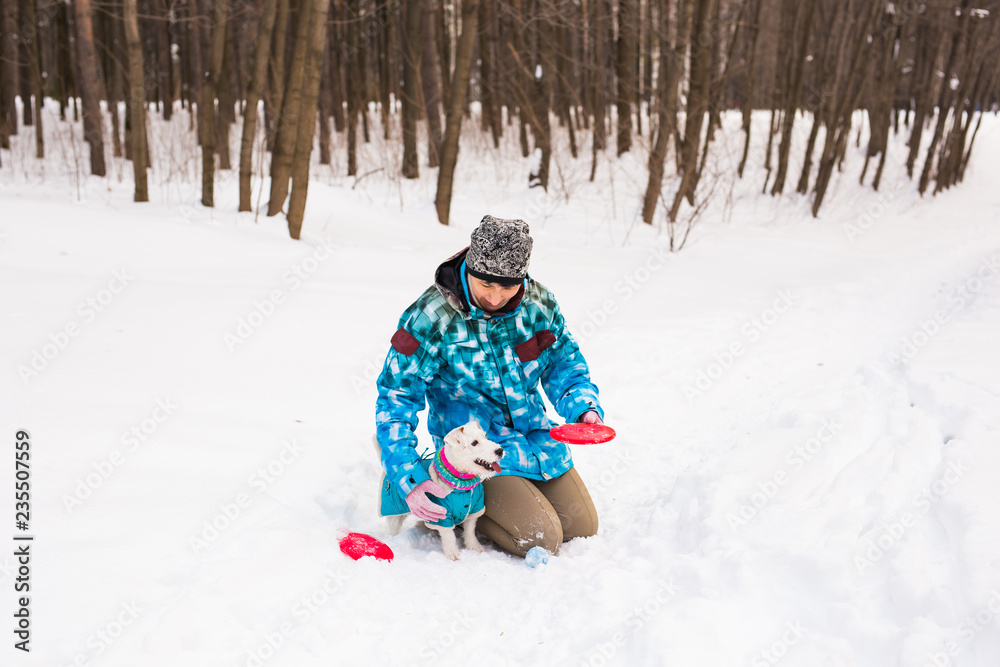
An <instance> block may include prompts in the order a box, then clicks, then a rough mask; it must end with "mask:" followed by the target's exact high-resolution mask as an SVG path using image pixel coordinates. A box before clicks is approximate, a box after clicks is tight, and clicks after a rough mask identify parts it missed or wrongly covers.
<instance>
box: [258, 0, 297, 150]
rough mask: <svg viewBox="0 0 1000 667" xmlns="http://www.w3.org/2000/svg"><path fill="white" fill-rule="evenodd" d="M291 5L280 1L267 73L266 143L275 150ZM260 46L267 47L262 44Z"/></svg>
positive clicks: (285, 0)
mask: <svg viewBox="0 0 1000 667" xmlns="http://www.w3.org/2000/svg"><path fill="white" fill-rule="evenodd" d="M290 5H291V2H290V1H289V0H284V1H283V2H279V3H278V9H277V14H275V18H274V33H273V37H272V45H271V47H270V48H271V54H272V55H271V58H270V66H269V67H268V75H267V80H268V86H267V88H266V89H265V90H264V121H265V123H266V128H267V141H266V144H265V145H266V147H267V150H269V151H274V139H275V136H276V135H277V133H278V125H279V123H280V122H281V107H282V105H283V104H284V102H285V79H286V76H285V75H286V73H285V42H286V41H287V39H288V30H289V27H288V23H289V15H290V14H291V7H290ZM259 48H261V49H266V48H267V47H266V46H265V45H263V44H261V45H260V47H259Z"/></svg>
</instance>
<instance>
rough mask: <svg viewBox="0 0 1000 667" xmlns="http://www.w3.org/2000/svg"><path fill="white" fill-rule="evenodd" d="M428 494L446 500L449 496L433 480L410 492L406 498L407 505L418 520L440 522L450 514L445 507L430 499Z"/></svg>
mask: <svg viewBox="0 0 1000 667" xmlns="http://www.w3.org/2000/svg"><path fill="white" fill-rule="evenodd" d="M428 493H429V494H431V495H434V496H437V497H438V498H444V497H445V496H447V495H448V491H446V490H445V489H442V488H441V487H440V486H438V485H437V484H435V483H434V482H432V481H431V480H427V481H426V482H421V483H420V484H418V485H417V486H416V487H415V488H414V489H413V490H412V491H410V493H409V495H407V496H406V504H407V505H408V506H409V508H410V512H412V513H413V516H415V517H417V518H418V519H423V520H424V521H440V520H441V519H443V518H444V517H445V516H446V515H447V514H448V513H447V512H446V511H445V509H444V508H443V507H441V506H440V505H438V504H437V503H435V502H434V501H432V500H431V499H430V498H428V497H427V494H428Z"/></svg>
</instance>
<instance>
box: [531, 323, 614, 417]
mask: <svg viewBox="0 0 1000 667" xmlns="http://www.w3.org/2000/svg"><path fill="white" fill-rule="evenodd" d="M551 331H552V334H553V335H554V336H555V339H556V342H555V343H553V344H552V346H551V349H550V356H549V363H548V365H547V366H546V368H545V370H544V371H542V375H541V381H542V387H543V388H544V389H545V395H546V396H548V397H549V400H550V401H551V402H552V405H553V406H555V409H556V412H558V413H559V416H560V417H562V418H563V419H565V420H566V422H567V423H570V422H575V421H577V420H578V419H579V418H580V416H581V415H582V414H583V413H585V412H588V411H590V410H593V411H595V412H596V413H597V414H599V415H600V416H601V419H604V410H603V409H601V406H600V403H599V402H598V391H597V385H595V384H594V383H593V382H592V381H591V379H590V368H589V367H588V366H587V360H586V359H584V358H583V353H582V352H580V348H579V346H577V344H576V341H575V340H574V339H573V335H572V334H571V333H570V332H569V329H567V328H566V320H565V319H564V318H563V315H562V312H561V311H560V310H559V306H558V305H556V306H555V307H554V310H553V315H552V322H551Z"/></svg>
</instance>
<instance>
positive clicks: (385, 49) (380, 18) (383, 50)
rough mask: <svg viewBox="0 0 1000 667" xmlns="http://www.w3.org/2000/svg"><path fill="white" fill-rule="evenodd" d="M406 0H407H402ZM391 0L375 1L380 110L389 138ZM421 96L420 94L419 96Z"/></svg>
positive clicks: (392, 14) (387, 137)
mask: <svg viewBox="0 0 1000 667" xmlns="http://www.w3.org/2000/svg"><path fill="white" fill-rule="evenodd" d="M401 1H402V2H406V0H401ZM389 3H390V0H376V2H375V22H376V24H377V30H378V34H377V37H378V48H377V49H376V53H375V58H376V62H377V63H378V67H377V68H376V69H377V70H378V102H379V112H380V115H381V118H382V138H383V139H386V140H388V139H389V109H390V107H391V106H392V102H391V99H390V95H389V89H390V88H391V86H390V83H389V81H390V74H389V72H390V71H394V69H393V66H392V32H393V31H392V17H393V16H395V12H393V13H390V12H389ZM417 97H419V95H418V96H417Z"/></svg>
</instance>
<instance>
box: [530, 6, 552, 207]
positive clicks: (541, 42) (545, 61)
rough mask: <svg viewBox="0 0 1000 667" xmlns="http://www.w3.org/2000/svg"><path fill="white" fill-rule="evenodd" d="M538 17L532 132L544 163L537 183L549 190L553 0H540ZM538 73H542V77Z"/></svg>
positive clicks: (539, 168) (540, 167) (540, 166)
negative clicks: (537, 60) (537, 61)
mask: <svg viewBox="0 0 1000 667" xmlns="http://www.w3.org/2000/svg"><path fill="white" fill-rule="evenodd" d="M539 5H540V8H539V16H538V59H539V63H538V65H539V66H538V67H536V68H535V74H536V76H535V99H534V109H533V111H534V113H533V115H534V118H535V122H534V124H533V125H532V134H533V135H534V137H535V150H536V151H537V150H538V149H541V152H542V155H541V158H542V159H541V163H540V164H539V167H538V184H539V185H541V186H542V187H543V188H545V190H546V191H548V189H549V163H550V162H551V160H552V126H551V123H550V121H549V105H550V103H551V100H552V80H553V79H554V78H555V64H554V63H553V58H552V48H553V40H554V37H555V36H554V35H553V30H552V17H553V16H554V15H555V7H554V6H553V4H552V0H539ZM539 74H540V75H541V76H539Z"/></svg>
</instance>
